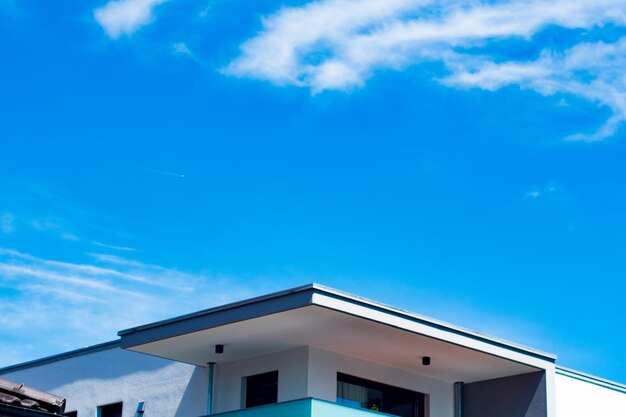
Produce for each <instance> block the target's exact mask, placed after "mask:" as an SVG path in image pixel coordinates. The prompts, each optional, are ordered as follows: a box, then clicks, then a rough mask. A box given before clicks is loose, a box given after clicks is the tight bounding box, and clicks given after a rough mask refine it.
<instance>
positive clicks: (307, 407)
mask: <svg viewBox="0 0 626 417" xmlns="http://www.w3.org/2000/svg"><path fill="white" fill-rule="evenodd" d="M213 416H215V417H392V416H391V414H386V413H381V412H378V411H370V410H365V409H362V408H354V407H348V406H345V405H340V404H337V403H333V402H330V401H324V400H318V399H315V398H303V399H301V400H294V401H287V402H283V403H277V404H269V405H262V406H260V407H253V408H245V409H242V410H236V411H229V412H226V413H218V414H213ZM213 416H212V417H213Z"/></svg>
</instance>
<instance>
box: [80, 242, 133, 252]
mask: <svg viewBox="0 0 626 417" xmlns="http://www.w3.org/2000/svg"><path fill="white" fill-rule="evenodd" d="M91 244H92V245H94V246H98V247H101V248H107V249H113V250H119V251H122V252H136V251H137V249H135V248H131V247H130V246H119V245H111V244H108V243H102V242H98V241H95V240H94V241H92V242H91Z"/></svg>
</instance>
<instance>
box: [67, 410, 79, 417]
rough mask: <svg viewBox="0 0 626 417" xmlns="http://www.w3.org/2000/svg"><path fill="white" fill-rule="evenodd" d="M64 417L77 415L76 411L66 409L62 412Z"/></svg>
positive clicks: (76, 416)
mask: <svg viewBox="0 0 626 417" xmlns="http://www.w3.org/2000/svg"><path fill="white" fill-rule="evenodd" d="M63 416H64V417H78V411H68V412H67V413H63Z"/></svg>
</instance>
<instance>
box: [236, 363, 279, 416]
mask: <svg viewBox="0 0 626 417" xmlns="http://www.w3.org/2000/svg"><path fill="white" fill-rule="evenodd" d="M244 383H245V392H246V408H248V407H256V406H258V405H264V404H274V403H276V402H278V371H273V372H267V373H265V374H259V375H252V376H248V377H246V378H245V380H244Z"/></svg>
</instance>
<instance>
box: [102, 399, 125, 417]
mask: <svg viewBox="0 0 626 417" xmlns="http://www.w3.org/2000/svg"><path fill="white" fill-rule="evenodd" d="M117 407H119V410H117V409H116V408H117ZM123 412H124V403H123V402H122V401H120V402H116V403H110V404H103V405H99V406H98V409H97V412H96V416H97V417H122V415H123ZM103 413H106V414H103Z"/></svg>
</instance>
